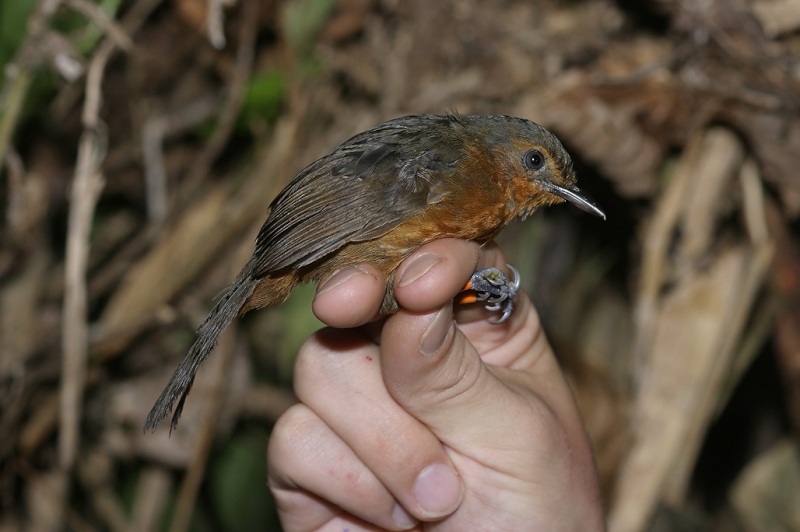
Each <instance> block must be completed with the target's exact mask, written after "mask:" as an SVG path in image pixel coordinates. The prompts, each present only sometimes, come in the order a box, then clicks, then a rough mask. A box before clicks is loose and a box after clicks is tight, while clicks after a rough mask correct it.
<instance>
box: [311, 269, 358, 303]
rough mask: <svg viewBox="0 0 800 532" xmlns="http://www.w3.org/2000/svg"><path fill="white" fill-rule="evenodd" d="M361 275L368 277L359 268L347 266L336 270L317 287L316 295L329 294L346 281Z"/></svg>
mask: <svg viewBox="0 0 800 532" xmlns="http://www.w3.org/2000/svg"><path fill="white" fill-rule="evenodd" d="M362 274H366V275H369V274H368V273H367V271H366V270H364V269H362V268H359V267H358V266H347V267H346V268H342V269H341V270H337V271H335V272H334V273H333V275H331V276H330V277H328V278H327V279H326V280H325V281H324V282H323V283H321V284H319V285H318V286H317V295H318V296H319V295H322V294H324V293H325V292H329V291H331V290H333V289H334V288H336V287H337V286H339V285H340V284H342V283H344V282H345V281H347V280H348V279H352V278H353V277H355V276H356V275H362Z"/></svg>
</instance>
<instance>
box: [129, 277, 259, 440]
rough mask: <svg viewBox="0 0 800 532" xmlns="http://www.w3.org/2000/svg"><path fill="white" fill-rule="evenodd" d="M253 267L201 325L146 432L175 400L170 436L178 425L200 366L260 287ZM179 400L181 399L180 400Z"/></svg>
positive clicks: (151, 413) (160, 418)
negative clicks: (252, 273) (252, 274)
mask: <svg viewBox="0 0 800 532" xmlns="http://www.w3.org/2000/svg"><path fill="white" fill-rule="evenodd" d="M251 272H252V266H251V265H248V266H246V267H245V268H244V269H243V270H242V272H241V273H240V274H239V275H238V276H237V278H236V280H235V281H234V282H233V284H232V285H231V287H230V288H229V289H228V291H227V292H226V293H225V295H224V296H223V297H222V299H221V300H219V301H218V302H217V304H216V305H214V308H213V309H211V312H209V313H208V316H207V317H206V319H205V320H204V321H203V324H202V325H200V329H199V334H200V335H199V336H198V338H197V340H195V342H194V344H193V345H192V347H191V349H189V352H188V353H187V354H186V356H185V357H184V358H183V360H182V361H181V363H180V365H178V369H176V370H175V373H173V374H172V378H171V379H170V380H169V383H168V384H167V387H166V388H164V391H163V392H161V396H160V397H159V398H158V400H157V401H156V404H155V405H154V406H153V408H152V409H151V410H150V413H149V414H147V419H145V422H144V427H143V429H142V430H143V432H145V433H146V432H147V431H148V430H150V431H153V432H155V430H156V427H157V426H158V424H159V423H160V422H161V421H162V420H163V419H164V418H165V417H167V414H169V412H170V410H172V406H173V405H174V404H175V401H178V406H177V407H176V408H175V413H174V414H173V416H172V423H171V425H170V433H172V430H173V429H174V428H175V427H177V426H178V419H179V418H180V416H181V411H182V410H183V404H184V402H185V401H186V396H187V395H188V394H189V390H190V389H191V388H192V383H193V382H194V377H195V374H196V373H197V370H198V368H199V367H200V364H202V363H203V361H205V359H206V358H207V357H208V355H209V354H210V353H211V351H212V350H213V349H214V347H215V346H216V345H217V339H218V338H219V336H220V335H221V334H222V332H223V331H224V330H225V329H227V328H228V325H230V323H231V322H232V321H233V319H234V318H235V317H236V316H237V315H238V314H239V310H240V309H241V308H242V306H243V305H244V303H245V301H246V300H247V298H248V297H250V296H251V295H252V294H253V292H254V291H255V289H256V286H258V283H259V280H258V279H253V278H252V276H251ZM179 399H180V400H179Z"/></svg>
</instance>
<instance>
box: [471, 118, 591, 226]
mask: <svg viewBox="0 0 800 532" xmlns="http://www.w3.org/2000/svg"><path fill="white" fill-rule="evenodd" d="M486 118H487V119H489V120H490V121H491V123H490V124H487V126H488V127H487V128H486V131H489V132H490V133H489V134H488V136H487V138H486V142H487V147H488V148H489V150H490V152H491V153H492V155H493V158H494V159H495V163H496V164H497V165H498V169H499V170H500V172H501V173H502V176H501V177H502V178H504V179H508V180H510V185H511V186H510V187H509V194H510V195H511V197H510V198H509V200H510V204H511V207H512V209H513V210H514V213H515V214H516V215H518V216H522V217H525V216H527V215H529V214H530V213H532V212H533V211H534V210H536V209H537V208H538V207H541V206H547V205H553V204H556V203H561V202H563V201H569V202H570V203H572V204H573V205H575V206H576V207H578V208H579V209H581V210H584V211H586V212H588V213H590V214H594V215H595V216H600V217H602V218H603V219H605V217H606V215H605V214H604V213H603V211H602V210H600V208H599V207H598V206H597V205H596V204H595V203H594V202H593V201H592V200H590V199H589V198H588V197H587V196H586V195H585V194H584V193H583V192H581V190H580V189H579V188H578V186H577V185H576V178H575V171H574V170H573V168H572V159H571V158H570V156H569V154H568V153H567V151H566V150H565V149H564V146H563V145H562V144H561V142H560V141H559V140H558V139H557V138H556V136H555V135H553V134H552V133H550V132H549V131H548V130H547V129H545V128H543V127H542V126H540V125H539V124H536V123H534V122H531V121H529V120H524V119H521V118H513V117H506V116H501V117H486Z"/></svg>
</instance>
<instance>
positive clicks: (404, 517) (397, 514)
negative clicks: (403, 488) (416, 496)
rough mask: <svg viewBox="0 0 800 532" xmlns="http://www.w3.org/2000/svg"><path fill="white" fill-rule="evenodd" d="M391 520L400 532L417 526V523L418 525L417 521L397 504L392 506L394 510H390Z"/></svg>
mask: <svg viewBox="0 0 800 532" xmlns="http://www.w3.org/2000/svg"><path fill="white" fill-rule="evenodd" d="M392 519H394V522H395V524H396V525H397V527H398V528H399V529H400V530H408V529H409V528H413V527H415V526H417V523H419V520H417V519H414V517H413V516H412V515H411V514H409V513H408V512H406V509H405V508H403V507H402V506H400V505H399V504H397V503H395V504H394V508H393V509H392Z"/></svg>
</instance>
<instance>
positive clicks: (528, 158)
mask: <svg viewBox="0 0 800 532" xmlns="http://www.w3.org/2000/svg"><path fill="white" fill-rule="evenodd" d="M524 160H525V166H527V167H528V169H529V170H534V171H536V170H541V169H542V168H544V155H542V152H540V151H539V150H531V151H529V152H528V153H526V154H525V159H524Z"/></svg>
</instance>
